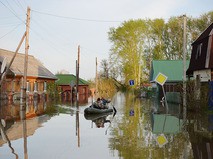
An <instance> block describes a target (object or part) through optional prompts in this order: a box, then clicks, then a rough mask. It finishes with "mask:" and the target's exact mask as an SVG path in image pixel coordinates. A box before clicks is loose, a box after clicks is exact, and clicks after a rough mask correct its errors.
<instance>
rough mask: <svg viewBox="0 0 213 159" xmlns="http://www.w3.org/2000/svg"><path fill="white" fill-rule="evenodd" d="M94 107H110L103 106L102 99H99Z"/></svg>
mask: <svg viewBox="0 0 213 159" xmlns="http://www.w3.org/2000/svg"><path fill="white" fill-rule="evenodd" d="M93 107H94V108H98V109H108V107H107V106H106V105H104V104H103V101H102V100H101V98H98V99H97V101H96V102H95V103H94V104H93Z"/></svg>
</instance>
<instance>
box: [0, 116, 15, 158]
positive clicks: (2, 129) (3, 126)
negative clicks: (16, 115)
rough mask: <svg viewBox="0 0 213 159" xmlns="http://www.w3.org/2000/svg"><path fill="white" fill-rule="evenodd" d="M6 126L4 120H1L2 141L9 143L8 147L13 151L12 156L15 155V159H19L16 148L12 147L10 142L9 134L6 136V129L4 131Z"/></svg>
mask: <svg viewBox="0 0 213 159" xmlns="http://www.w3.org/2000/svg"><path fill="white" fill-rule="evenodd" d="M5 126H6V123H5V121H4V119H1V121H0V132H1V137H2V140H3V141H4V142H7V143H8V146H9V148H10V149H11V152H12V154H14V155H15V158H16V159H18V154H16V152H15V150H14V148H13V147H12V144H11V142H10V140H9V138H8V136H7V134H6V131H5V129H4V128H5Z"/></svg>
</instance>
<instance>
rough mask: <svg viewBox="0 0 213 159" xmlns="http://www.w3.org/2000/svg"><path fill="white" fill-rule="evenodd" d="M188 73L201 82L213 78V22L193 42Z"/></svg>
mask: <svg viewBox="0 0 213 159" xmlns="http://www.w3.org/2000/svg"><path fill="white" fill-rule="evenodd" d="M187 75H188V76H189V77H194V79H196V78H199V79H200V81H201V82H207V81H212V80H213V23H212V24H211V25H210V26H209V27H208V28H207V29H206V30H205V31H204V32H203V33H202V34H201V35H200V36H199V37H198V38H197V39H196V40H195V41H194V42H193V43H192V53H191V59H190V64H189V68H188V70H187Z"/></svg>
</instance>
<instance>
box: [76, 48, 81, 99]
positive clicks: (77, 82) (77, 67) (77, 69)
mask: <svg viewBox="0 0 213 159" xmlns="http://www.w3.org/2000/svg"><path fill="white" fill-rule="evenodd" d="M79 64H80V45H78V60H77V64H76V99H77V100H78V85H79Z"/></svg>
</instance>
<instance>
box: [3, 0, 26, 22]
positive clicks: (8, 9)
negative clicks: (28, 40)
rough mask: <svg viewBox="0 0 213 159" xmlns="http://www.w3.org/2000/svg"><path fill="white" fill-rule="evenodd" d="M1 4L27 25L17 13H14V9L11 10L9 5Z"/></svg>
mask: <svg viewBox="0 0 213 159" xmlns="http://www.w3.org/2000/svg"><path fill="white" fill-rule="evenodd" d="M0 3H1V4H2V5H3V6H4V7H6V8H7V9H8V10H9V11H10V12H11V13H12V14H13V15H14V16H15V17H16V18H18V19H19V20H20V21H22V22H23V23H24V24H25V21H23V20H22V19H21V18H20V17H19V16H18V15H16V13H14V12H13V9H10V8H9V7H8V6H7V5H5V4H4V3H3V2H2V1H0Z"/></svg>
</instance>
